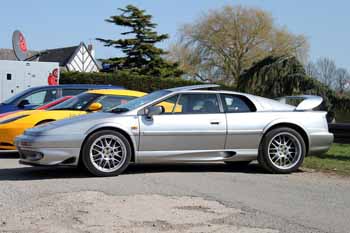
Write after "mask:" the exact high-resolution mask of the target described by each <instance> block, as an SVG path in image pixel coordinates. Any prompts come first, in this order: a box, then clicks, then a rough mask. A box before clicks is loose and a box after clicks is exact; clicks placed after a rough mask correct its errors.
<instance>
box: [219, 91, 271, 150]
mask: <svg viewBox="0 0 350 233" xmlns="http://www.w3.org/2000/svg"><path fill="white" fill-rule="evenodd" d="M221 98H222V104H223V107H224V110H225V113H226V117H227V139H226V149H228V150H230V149H232V150H236V149H257V148H258V147H259V143H260V138H261V136H262V131H263V128H264V126H265V125H266V117H264V116H263V115H262V114H259V113H257V112H256V108H255V106H254V104H253V103H252V102H251V101H250V100H249V99H248V98H247V97H245V96H242V95H233V94H221Z"/></svg>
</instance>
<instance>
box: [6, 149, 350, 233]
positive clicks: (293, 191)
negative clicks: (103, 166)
mask: <svg viewBox="0 0 350 233" xmlns="http://www.w3.org/2000/svg"><path fill="white" fill-rule="evenodd" d="M0 156H1V157H0V213H1V214H0V232H57V231H60V232H113V231H115V232H163V231H166V232H215V231H216V232H349V231H350V179H349V178H345V177H337V176H333V175H326V174H322V173H313V172H298V173H295V174H292V175H271V174H265V173H264V171H263V170H261V169H260V168H259V166H258V165H256V164H251V165H249V166H248V167H240V168H239V167H238V168H237V167H236V168H233V167H229V166H227V165H224V164H210V165H208V164H188V165H142V166H141V165H134V166H131V167H130V168H128V170H127V172H126V173H125V174H123V175H120V176H118V177H111V178H94V177H90V176H89V175H88V174H86V173H85V172H83V171H80V170H77V169H71V168H42V167H41V168H32V167H25V166H21V165H18V161H17V159H15V158H11V156H12V155H7V156H5V155H0Z"/></svg>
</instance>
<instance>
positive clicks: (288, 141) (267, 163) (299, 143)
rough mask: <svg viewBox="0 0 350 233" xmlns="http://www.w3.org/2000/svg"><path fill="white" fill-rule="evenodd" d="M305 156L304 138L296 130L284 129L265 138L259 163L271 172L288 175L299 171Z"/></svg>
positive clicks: (278, 129)
mask: <svg viewBox="0 0 350 233" xmlns="http://www.w3.org/2000/svg"><path fill="white" fill-rule="evenodd" d="M305 155H306V145H305V141H304V139H303V138H302V136H301V135H300V134H299V133H298V132H297V131H295V130H294V129H291V128H284V127H283V128H276V129H273V130H271V131H270V132H268V133H267V134H266V135H265V136H264V138H263V140H262V143H261V148H260V151H259V156H258V161H259V164H260V165H261V166H262V167H263V168H265V169H266V170H267V171H269V172H272V173H280V174H288V173H291V172H294V171H297V170H298V169H299V167H300V166H301V164H302V163H303V161H304V157H305Z"/></svg>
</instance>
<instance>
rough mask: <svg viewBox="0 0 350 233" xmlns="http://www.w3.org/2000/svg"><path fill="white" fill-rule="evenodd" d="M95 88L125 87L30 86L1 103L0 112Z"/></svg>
mask: <svg viewBox="0 0 350 233" xmlns="http://www.w3.org/2000/svg"><path fill="white" fill-rule="evenodd" d="M93 89H124V88H122V87H119V86H111V85H92V84H65V85H57V86H39V87H31V88H28V89H26V90H24V91H22V92H20V93H18V94H16V95H14V96H12V97H11V98H9V99H7V100H5V101H4V102H3V103H1V104H0V113H5V112H12V111H17V110H23V109H33V108H35V107H38V106H39V105H43V104H46V103H48V102H51V101H53V100H56V99H58V98H61V97H63V96H74V95H77V94H80V93H82V92H85V91H87V90H93Z"/></svg>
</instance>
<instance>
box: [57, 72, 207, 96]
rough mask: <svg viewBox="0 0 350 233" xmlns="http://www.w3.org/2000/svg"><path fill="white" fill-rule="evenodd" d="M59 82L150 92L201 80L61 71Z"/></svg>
mask: <svg viewBox="0 0 350 233" xmlns="http://www.w3.org/2000/svg"><path fill="white" fill-rule="evenodd" d="M60 83H61V84H110V85H114V86H123V87H125V88H127V89H132V90H138V91H143V92H152V91H155V90H159V89H167V88H172V87H180V86H187V85H197V84H202V83H201V82H197V81H191V80H184V79H181V78H154V77H150V76H145V75H131V74H129V73H126V72H125V73H124V72H116V73H70V72H63V73H61V77H60Z"/></svg>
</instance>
